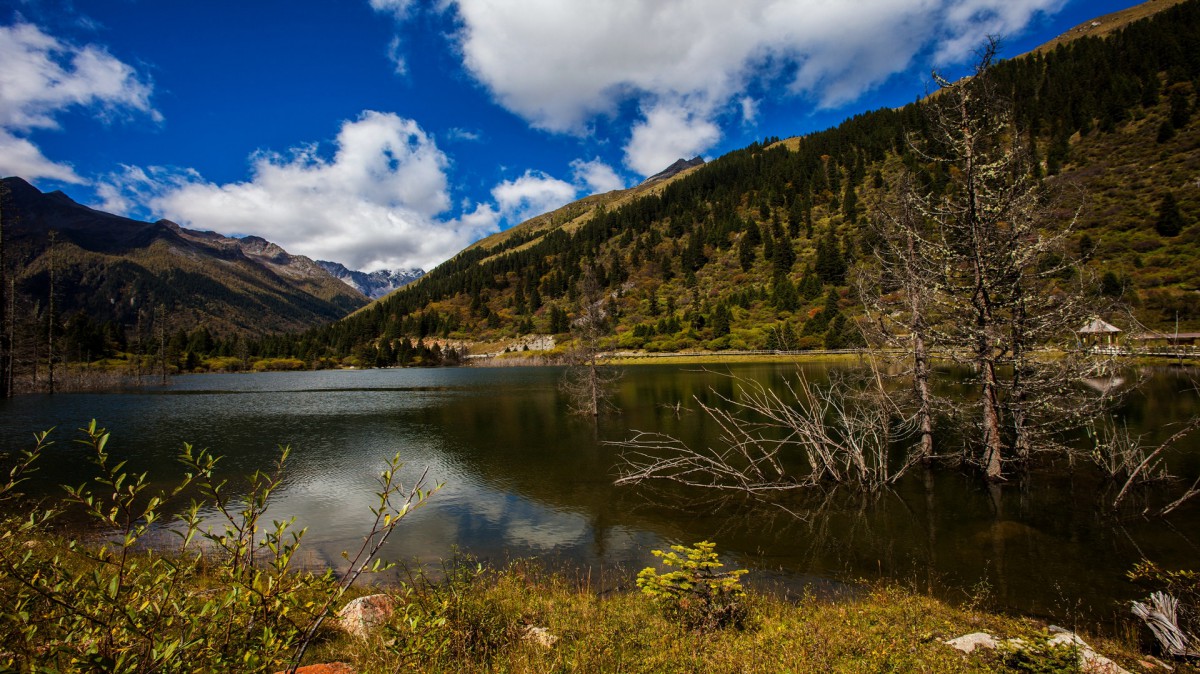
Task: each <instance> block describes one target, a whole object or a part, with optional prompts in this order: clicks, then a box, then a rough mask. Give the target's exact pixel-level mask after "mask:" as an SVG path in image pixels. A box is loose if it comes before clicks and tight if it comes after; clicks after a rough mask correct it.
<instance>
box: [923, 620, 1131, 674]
mask: <svg viewBox="0 0 1200 674" xmlns="http://www.w3.org/2000/svg"><path fill="white" fill-rule="evenodd" d="M1049 631H1050V634H1052V635H1053V636H1052V637H1050V638H1049V639H1048V640H1047V641H1046V644H1047V645H1049V646H1072V647H1074V648H1076V649H1078V651H1077V652H1078V653H1079V670H1080V671H1081V672H1086V673H1087V674H1131V673H1130V672H1129V671H1128V670H1126V669H1124V668H1123V667H1121V666H1120V665H1118V664H1117V663H1115V662H1113V661H1112V660H1109V659H1108V658H1106V657H1104V656H1103V655H1100V654H1099V653H1097V652H1096V651H1094V650H1092V647H1091V646H1089V645H1087V642H1085V641H1084V640H1083V639H1080V638H1079V635H1077V634H1075V633H1074V632H1071V631H1070V630H1065V629H1063V628H1061V627H1058V626H1056V625H1051V626H1050V628H1049ZM945 643H946V645H947V646H952V647H954V648H957V649H958V650H960V651H962V652H963V653H972V652H974V651H975V649H976V648H996V646H997V641H996V638H995V637H993V636H992V635H990V634H988V633H986V632H974V633H972V634H966V635H963V636H961V637H958V638H957V639H951V640H950V641H947V642H945ZM1004 644H1005V647H1006V648H1009V649H1016V650H1020V649H1024V648H1027V647H1028V644H1027V642H1026V641H1025V640H1023V639H1020V638H1015V639H1006V640H1005V641H1004Z"/></svg>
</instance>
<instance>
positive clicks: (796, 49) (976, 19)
mask: <svg viewBox="0 0 1200 674" xmlns="http://www.w3.org/2000/svg"><path fill="white" fill-rule="evenodd" d="M450 1H451V4H452V6H453V8H454V9H455V11H456V14H457V17H458V20H459V25H460V28H459V30H458V32H457V34H456V38H455V39H456V40H457V42H458V46H459V49H460V52H461V54H462V58H463V62H464V65H465V66H466V68H467V69H468V70H469V71H470V73H471V74H472V75H473V76H474V77H475V78H476V79H477V80H478V81H479V82H481V83H482V84H483V85H484V86H486V87H487V89H488V90H489V91H490V92H491V94H492V96H493V97H494V98H495V100H496V101H497V102H499V103H500V104H501V105H503V106H504V107H505V108H507V109H509V110H511V111H512V112H514V113H516V114H518V115H520V116H521V117H523V118H524V119H525V120H527V121H528V122H530V123H531V124H532V125H533V126H535V127H537V128H540V129H544V130H548V131H553V132H564V133H573V134H581V135H582V134H585V133H587V132H588V128H589V123H590V122H591V121H592V120H593V119H594V118H595V117H597V116H603V115H613V114H615V113H616V112H617V111H618V110H619V109H620V106H621V105H622V104H623V103H625V102H628V101H631V100H633V101H637V102H638V104H639V107H640V109H641V110H643V112H644V113H645V114H646V116H645V118H644V119H643V120H642V121H641V122H640V123H639V124H638V126H637V127H636V128H635V129H634V131H633V133H632V135H631V137H630V139H629V144H628V146H627V147H626V158H627V161H628V164H629V166H630V167H631V168H633V169H634V170H637V171H640V172H643V174H645V173H646V172H653V171H656V170H658V169H660V168H661V166H660V164H661V161H662V160H663V159H665V158H666V156H665V154H663V153H667V154H669V153H668V152H667V149H666V146H667V145H672V144H673V145H675V146H677V147H678V148H680V151H678V152H677V153H676V154H675V155H673V156H671V157H670V159H671V160H673V159H675V158H678V156H680V155H682V154H687V153H688V152H683V151H682V150H683V149H688V150H689V151H690V152H691V153H693V154H694V153H696V152H697V151H700V150H703V149H707V148H708V147H711V145H712V144H715V143H716V142H717V141H718V140H719V138H720V132H719V128H718V127H717V126H716V123H717V122H718V121H720V120H719V117H720V115H722V114H725V113H726V111H730V110H737V109H738V108H739V104H741V109H740V112H741V113H742V114H741V116H742V118H743V119H748V117H749V116H748V115H747V110H746V108H745V107H744V103H741V101H740V100H739V99H741V98H742V97H743V96H744V94H745V93H746V91H747V90H748V88H749V86H750V85H751V84H759V85H762V86H763V87H764V88H767V89H772V90H774V89H776V88H777V87H778V85H780V84H784V85H786V86H787V87H788V90H790V91H791V92H792V93H793V94H796V95H803V96H808V97H811V98H812V99H813V100H814V101H816V102H817V104H818V105H821V106H825V107H836V106H839V105H842V104H845V103H848V102H850V101H853V100H854V99H856V98H857V97H859V96H860V95H862V94H863V93H864V92H865V91H867V90H869V89H871V88H872V87H875V86H878V85H879V84H881V83H882V82H883V81H885V80H886V79H887V78H888V77H890V76H892V75H894V74H896V73H898V72H901V71H903V70H906V69H907V68H909V67H910V66H911V65H912V63H913V60H914V58H915V57H916V56H917V55H918V54H920V53H923V52H925V53H929V52H933V56H934V59H935V60H934V62H935V63H937V64H945V63H948V62H953V61H956V60H960V59H963V58H965V57H969V56H970V54H971V51H972V49H973V48H974V47H975V46H977V45H978V44H979V43H980V42H981V41H982V39H983V38H984V37H985V36H986V35H988V34H1012V33H1016V32H1019V31H1021V30H1022V29H1023V28H1024V27H1025V26H1027V25H1028V24H1029V22H1030V21H1031V20H1032V19H1033V18H1034V17H1035V16H1036V15H1037V14H1038V13H1051V12H1056V11H1058V10H1059V9H1061V8H1062V6H1063V4H1064V3H1065V0H856V1H855V2H827V1H826V0H739V1H738V2H729V1H728V0H628V1H624V2H591V1H590V0H525V1H524V2H522V3H521V7H520V9H519V10H518V9H515V8H514V7H513V6H512V3H509V2H499V1H497V0H450ZM656 129H669V130H671V131H672V132H673V133H675V134H676V135H675V140H674V141H671V142H670V143H667V142H662V143H657V142H655V141H654V140H653V139H651V138H650V137H649V135H648V134H649V133H650V132H651V131H653V130H656ZM639 131H640V133H639ZM703 143H708V145H704V144H703ZM656 145H661V146H663V147H661V148H657V147H655V146H656Z"/></svg>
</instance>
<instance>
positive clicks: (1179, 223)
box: [1154, 192, 1186, 236]
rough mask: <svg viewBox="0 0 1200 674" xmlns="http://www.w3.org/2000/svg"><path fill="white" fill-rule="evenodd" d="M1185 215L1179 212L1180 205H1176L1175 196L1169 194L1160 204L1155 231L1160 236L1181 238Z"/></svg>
mask: <svg viewBox="0 0 1200 674" xmlns="http://www.w3.org/2000/svg"><path fill="white" fill-rule="evenodd" d="M1185 224H1186V223H1185V222H1184V221H1183V214H1182V213H1180V212H1179V204H1177V203H1175V195H1174V194H1172V193H1171V192H1167V193H1166V194H1165V195H1163V198H1162V201H1160V202H1159V204H1158V217H1157V218H1155V220H1154V231H1156V232H1158V233H1159V235H1160V236H1179V233H1180V232H1182V231H1183V228H1184V225H1185Z"/></svg>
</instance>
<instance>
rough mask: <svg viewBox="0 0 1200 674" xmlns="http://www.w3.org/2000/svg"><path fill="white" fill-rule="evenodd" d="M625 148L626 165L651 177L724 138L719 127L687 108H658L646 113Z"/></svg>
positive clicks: (660, 106) (671, 106)
mask: <svg viewBox="0 0 1200 674" xmlns="http://www.w3.org/2000/svg"><path fill="white" fill-rule="evenodd" d="M644 116H645V120H644V121H641V122H639V123H638V124H636V125H635V126H634V127H633V133H632V135H631V137H630V139H629V144H628V145H626V146H625V163H626V164H628V165H629V167H630V168H632V169H633V170H634V171H637V172H638V173H640V174H642V175H644V176H648V175H653V174H655V173H658V172H659V171H661V170H663V169H665V168H667V167H668V166H670V165H671V164H672V163H673V162H674V161H675V160H676V159H680V158H683V159H690V158H691V157H694V156H696V155H697V154H700V153H701V152H703V151H704V150H705V149H707V148H710V147H712V146H713V145H714V144H715V143H716V142H717V141H718V140H720V138H721V130H720V129H719V128H717V125H716V124H714V123H712V122H711V121H709V120H708V119H706V118H705V117H704V116H703V115H698V114H695V113H693V112H691V111H690V110H688V109H687V108H686V107H685V106H679V105H659V106H655V107H653V108H651V109H650V110H647V111H645V112H644Z"/></svg>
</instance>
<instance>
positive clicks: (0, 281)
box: [0, 183, 16, 398]
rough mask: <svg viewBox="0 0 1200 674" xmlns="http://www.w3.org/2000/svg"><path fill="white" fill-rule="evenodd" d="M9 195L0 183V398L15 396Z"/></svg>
mask: <svg viewBox="0 0 1200 674" xmlns="http://www.w3.org/2000/svg"><path fill="white" fill-rule="evenodd" d="M8 194H9V189H8V186H7V185H4V184H3V183H0V398H11V397H12V394H13V365H14V358H13V348H14V346H13V323H12V322H13V321H15V320H16V317H15V316H14V315H13V313H12V309H13V307H12V302H13V295H14V294H15V293H14V292H13V291H14V290H15V286H14V285H13V284H11V283H10V282H9V279H8V258H7V257H6V256H5V254H4V243H5V242H4V227H5V224H6V222H5V218H4V200H5V197H7V196H8Z"/></svg>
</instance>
